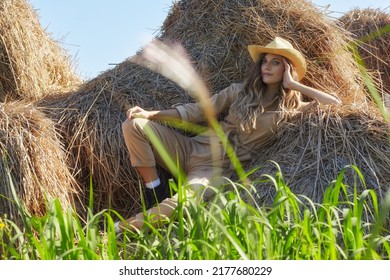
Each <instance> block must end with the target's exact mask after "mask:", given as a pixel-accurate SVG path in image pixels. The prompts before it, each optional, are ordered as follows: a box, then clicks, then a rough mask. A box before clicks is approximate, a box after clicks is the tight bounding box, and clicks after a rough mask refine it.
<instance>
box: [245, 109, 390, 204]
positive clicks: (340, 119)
mask: <svg viewBox="0 0 390 280" xmlns="http://www.w3.org/2000/svg"><path fill="white" fill-rule="evenodd" d="M388 129H389V127H388V123H387V122H386V121H384V119H382V118H380V117H378V115H376V114H374V113H372V112H369V111H357V110H355V109H353V108H351V107H350V106H348V105H347V106H341V107H338V108H331V107H327V106H323V107H318V108H317V109H313V110H312V111H310V112H308V113H306V114H305V115H302V116H297V119H296V120H295V121H291V122H286V123H284V124H282V126H281V127H280V128H279V131H278V133H277V135H276V137H275V140H274V141H272V142H271V143H270V144H269V145H267V146H266V147H264V148H263V149H262V150H261V153H258V154H257V156H256V158H255V159H254V160H253V162H252V167H253V168H255V167H258V168H259V169H258V170H257V171H256V172H255V173H254V176H253V178H257V179H258V178H262V179H264V177H262V176H261V175H262V174H275V172H276V171H277V169H276V166H275V165H274V164H273V163H271V162H268V160H270V159H272V160H273V161H275V162H277V163H278V164H279V165H280V167H281V170H282V172H283V175H284V179H285V181H286V182H287V185H288V186H289V187H290V188H291V189H292V191H293V192H294V193H295V194H299V195H306V196H307V197H309V198H310V199H311V200H312V201H314V202H318V203H320V202H321V201H322V199H323V194H324V191H325V189H326V188H327V187H328V186H329V185H330V184H331V182H332V181H333V180H335V179H336V177H337V175H338V173H339V172H340V171H341V170H342V169H343V168H344V167H346V166H348V165H356V166H357V167H358V168H359V169H360V171H361V172H362V174H363V175H364V178H365V183H366V186H365V185H364V184H363V183H362V182H361V180H360V179H359V176H358V174H357V173H356V172H355V171H354V170H353V168H348V169H347V172H346V173H345V176H344V182H345V184H347V185H348V186H349V187H348V192H349V194H353V192H354V189H353V188H354V186H356V187H357V191H358V193H359V194H360V193H361V192H362V191H363V190H365V189H366V188H369V189H373V190H375V192H376V194H377V195H378V196H379V197H380V198H383V196H384V194H385V193H386V191H388V189H389V183H388V182H390V145H389V133H388ZM255 186H257V194H258V196H259V198H260V200H261V201H262V202H265V203H270V202H271V201H272V200H273V194H274V191H275V190H274V188H272V187H270V186H267V187H265V185H264V184H258V183H256V182H255Z"/></svg>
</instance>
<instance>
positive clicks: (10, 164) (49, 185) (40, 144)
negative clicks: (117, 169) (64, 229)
mask: <svg viewBox="0 0 390 280" xmlns="http://www.w3.org/2000/svg"><path fill="white" fill-rule="evenodd" d="M57 136H58V135H57V132H56V129H55V125H54V123H53V122H52V121H50V120H49V119H48V118H46V117H45V115H44V114H43V113H41V112H40V111H39V110H37V109H36V108H35V107H34V106H33V105H31V104H28V103H25V102H20V101H17V102H7V103H0V153H1V158H0V185H1V188H0V213H6V214H7V215H8V217H10V218H12V219H13V220H15V221H16V222H18V223H20V222H21V221H20V220H19V219H20V216H19V211H18V208H17V205H16V203H15V202H14V196H13V195H12V189H14V190H15V192H16V194H17V195H18V198H19V200H20V202H21V206H22V207H24V209H26V210H27V211H28V212H29V213H30V214H32V215H38V216H41V215H44V214H45V213H46V204H45V202H46V201H47V200H46V199H49V198H58V199H59V201H60V202H61V204H62V206H63V207H64V209H66V208H68V207H71V206H73V202H74V197H75V196H76V195H77V187H76V186H77V185H76V181H75V180H74V178H73V176H72V174H71V173H70V171H69V169H68V166H67V165H66V160H65V152H64V149H63V146H62V144H61V141H60V140H59V138H58V137H57Z"/></svg>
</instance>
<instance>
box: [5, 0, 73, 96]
mask: <svg viewBox="0 0 390 280" xmlns="http://www.w3.org/2000/svg"><path fill="white" fill-rule="evenodd" d="M72 68H73V67H72V66H71V64H70V60H69V57H68V56H67V54H66V53H65V51H64V50H63V49H62V48H61V47H60V46H59V45H58V44H57V43H56V42H54V41H53V40H52V39H50V37H49V36H48V34H47V33H46V31H45V30H44V29H43V28H42V26H41V25H40V23H39V18H38V16H37V14H36V12H35V11H34V10H33V9H32V8H31V6H30V4H29V3H28V1H26V0H3V1H1V3H0V102H3V101H5V100H20V99H30V100H36V99H39V98H41V97H43V96H45V95H47V94H54V93H56V92H67V91H69V90H72V89H75V88H76V87H77V86H78V85H79V84H80V83H81V80H80V79H79V77H78V76H77V75H76V74H75V73H74V71H73V69H72Z"/></svg>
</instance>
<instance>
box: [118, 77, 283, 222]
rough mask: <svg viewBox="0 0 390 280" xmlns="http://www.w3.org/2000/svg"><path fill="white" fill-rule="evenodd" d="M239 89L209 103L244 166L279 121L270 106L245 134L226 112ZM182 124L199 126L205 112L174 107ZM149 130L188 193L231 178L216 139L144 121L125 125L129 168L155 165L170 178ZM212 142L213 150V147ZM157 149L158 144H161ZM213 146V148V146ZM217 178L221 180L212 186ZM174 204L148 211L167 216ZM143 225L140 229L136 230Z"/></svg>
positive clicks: (170, 201)
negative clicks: (174, 164) (183, 180)
mask: <svg viewBox="0 0 390 280" xmlns="http://www.w3.org/2000/svg"><path fill="white" fill-rule="evenodd" d="M241 88H242V85H241V84H232V85H231V86H229V87H227V88H226V89H224V90H222V91H221V92H219V93H218V94H215V95H213V96H212V98H211V102H212V104H213V105H214V107H215V109H216V111H217V114H221V113H224V112H227V113H228V114H227V115H226V117H225V118H224V119H223V120H222V121H220V123H219V124H220V125H221V127H222V129H223V131H224V132H225V134H226V136H227V138H228V139H229V141H230V143H231V145H232V146H233V149H234V151H235V153H236V156H237V158H238V159H239V160H240V162H241V164H244V165H245V164H246V163H248V162H249V161H250V160H251V151H256V150H259V149H260V148H261V147H262V146H263V145H264V144H265V143H267V142H268V141H269V140H270V138H271V137H272V136H273V135H274V133H275V131H276V123H277V118H278V116H279V114H278V112H277V111H276V109H277V107H278V100H277V99H276V100H274V101H273V102H272V103H271V104H268V105H267V106H266V107H265V108H264V109H265V112H264V113H262V114H260V115H259V116H258V118H257V124H256V127H257V128H256V129H255V130H253V131H252V132H250V133H246V132H243V131H242V130H241V129H240V127H239V123H238V121H237V118H236V116H235V115H233V114H231V113H230V112H229V108H230V105H231V104H232V103H233V102H234V100H236V98H240V96H239V95H240V94H243V93H241V92H240V90H241ZM176 109H177V110H178V112H179V114H180V116H181V119H182V121H187V122H191V123H199V122H201V121H204V114H203V111H202V109H201V107H200V105H199V104H198V103H189V104H185V105H181V106H178V107H176ZM146 126H148V127H149V128H151V129H152V131H153V134H154V135H155V136H157V138H158V140H159V141H158V142H159V143H162V144H163V145H164V148H165V149H166V151H167V152H168V154H170V155H171V158H172V159H173V160H174V161H177V162H178V166H180V168H182V170H183V171H184V173H185V175H186V179H187V185H188V186H190V187H191V189H192V191H194V192H195V193H196V192H199V191H204V188H203V187H204V186H208V185H212V186H214V187H218V186H219V185H220V184H221V182H220V179H221V178H223V177H229V176H231V175H232V174H233V172H234V168H233V166H232V164H231V162H230V161H229V159H228V156H227V155H226V152H225V149H224V148H223V145H222V144H221V143H220V141H219V140H218V138H216V136H210V135H211V134H210V131H206V132H204V133H201V134H199V135H197V136H194V137H187V136H184V135H182V134H180V133H178V132H176V131H174V130H172V129H171V128H169V127H167V126H164V125H162V124H159V123H157V122H153V121H150V120H147V119H141V118H135V119H131V120H126V121H125V123H124V124H123V133H124V137H125V141H126V145H127V148H128V150H129V153H130V160H131V164H132V165H133V166H134V167H137V166H143V167H151V166H156V165H159V166H161V167H163V168H165V169H167V170H168V171H171V173H175V172H173V171H172V170H169V169H168V166H167V164H166V163H165V162H164V160H163V157H162V156H161V155H160V154H159V152H158V150H157V149H156V147H155V145H154V144H153V143H152V142H153V141H150V139H149V137H148V134H147V133H146V132H145V131H146V129H145V127H146ZM211 141H213V143H214V145H211V144H210V143H211ZM160 145H161V144H160ZM215 145H216V146H215ZM216 178H219V180H217V181H215V179H216ZM211 193H212V192H210V191H206V192H205V193H202V194H203V196H205V197H209V196H210V195H211ZM176 204H177V195H175V196H173V197H171V198H167V199H165V200H164V201H162V202H161V203H160V205H159V206H158V207H154V208H152V209H150V210H149V212H150V213H151V214H155V215H160V214H162V215H167V216H170V214H171V212H172V211H173V209H174V208H175V206H176ZM142 216H143V213H140V214H138V215H137V216H136V217H135V219H137V220H139V221H141V220H143V217H142ZM141 224H142V222H140V223H138V225H139V226H137V227H140V226H141Z"/></svg>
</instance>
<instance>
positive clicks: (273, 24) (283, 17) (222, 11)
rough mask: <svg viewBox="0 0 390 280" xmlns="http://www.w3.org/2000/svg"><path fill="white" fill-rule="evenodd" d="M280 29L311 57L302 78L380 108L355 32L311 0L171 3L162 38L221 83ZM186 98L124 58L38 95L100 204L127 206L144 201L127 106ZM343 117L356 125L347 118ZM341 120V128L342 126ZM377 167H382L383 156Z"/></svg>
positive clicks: (124, 209) (158, 105) (130, 209)
mask: <svg viewBox="0 0 390 280" xmlns="http://www.w3.org/2000/svg"><path fill="white" fill-rule="evenodd" d="M274 36H281V37H284V38H286V39H288V40H290V41H291V42H292V43H293V44H294V46H295V47H296V48H298V49H299V50H301V51H302V52H303V54H304V55H305V57H306V58H307V62H308V75H307V76H306V78H305V79H304V81H303V82H304V83H306V84H308V85H311V86H314V87H316V88H319V89H322V90H325V91H330V92H335V93H336V94H338V95H339V96H340V97H341V99H342V100H343V102H344V103H346V104H351V108H355V109H354V110H356V108H358V109H359V110H361V111H363V110H374V109H372V108H370V109H367V108H369V107H370V106H371V103H370V100H369V99H368V98H367V93H366V92H365V87H364V81H363V79H362V78H361V75H360V72H359V68H358V66H357V65H356V62H355V60H354V59H353V57H352V55H351V54H350V53H349V52H348V51H347V50H346V46H347V45H348V43H349V42H351V41H352V38H351V37H349V34H347V33H346V32H345V30H343V29H340V28H338V27H337V26H336V25H335V24H334V22H332V21H329V20H327V19H326V18H325V16H324V14H323V13H322V12H321V11H319V10H318V9H317V8H316V7H315V6H313V5H312V4H311V3H310V2H308V1H304V0H287V1H275V0H272V1H271V0H264V1H255V0H253V1H248V0H245V1H244V0H242V1H240V0H238V1H223V0H219V1H215V0H206V1H199V0H182V1H179V2H176V3H175V4H174V5H173V6H172V9H171V11H170V13H169V15H168V17H167V18H166V20H165V22H164V24H163V26H162V28H161V34H160V35H159V36H158V38H159V39H161V40H164V41H173V42H177V43H180V44H181V45H183V46H184V48H185V49H186V50H187V51H188V52H189V54H190V56H191V58H192V59H193V61H194V65H195V67H196V69H197V71H198V72H199V73H200V75H201V76H202V78H203V79H204V80H205V81H206V83H207V84H208V85H209V87H210V89H211V91H212V92H213V93H215V92H217V91H219V90H221V89H222V88H224V87H225V86H228V85H229V84H230V83H232V82H239V81H241V80H242V78H243V75H244V73H245V71H246V69H247V66H248V64H249V63H251V61H250V57H249V55H248V53H247V49H246V47H247V45H248V44H266V43H268V42H269V41H271V40H272V38H274ZM139 55H140V54H136V57H138V56H139ZM188 101H191V98H190V97H189V96H188V95H187V94H186V93H185V92H183V91H182V90H181V89H180V88H178V86H177V85H175V84H173V83H172V82H170V81H167V80H166V79H165V78H163V77H162V76H160V75H158V74H156V73H153V72H151V71H149V70H147V69H145V68H143V67H141V66H139V65H136V64H134V63H133V62H132V61H131V60H126V61H124V62H122V63H120V64H119V65H117V66H116V67H115V68H114V69H111V70H108V71H106V72H105V73H103V74H101V75H100V76H98V77H96V78H95V79H93V80H91V81H89V82H88V83H86V84H85V85H84V86H83V87H81V88H80V89H79V90H78V91H76V92H74V93H71V94H67V95H63V96H49V97H45V98H44V99H42V100H40V101H39V103H38V104H39V106H41V107H44V108H47V111H46V113H47V114H48V115H49V116H50V118H51V119H52V120H53V121H54V122H56V123H58V124H59V126H58V128H59V129H60V130H61V134H62V136H63V138H64V141H65V143H66V148H67V150H69V151H70V152H71V159H72V162H73V163H72V164H73V166H74V167H75V169H76V170H77V171H78V177H77V178H78V181H79V182H80V183H81V184H83V185H85V186H88V187H89V185H88V182H89V179H90V178H91V179H92V182H93V183H92V184H93V191H94V195H95V196H94V200H95V203H96V204H95V205H96V206H95V209H96V210H97V209H102V208H107V207H111V208H114V209H116V210H118V211H119V212H120V213H121V214H124V215H126V216H127V215H130V214H132V213H134V211H139V188H140V186H139V182H138V178H137V177H136V172H135V170H133V169H132V168H131V166H130V161H129V159H128V154H127V150H126V147H125V145H124V141H123V138H122V133H121V123H122V122H123V121H124V120H125V117H126V116H125V112H126V110H127V109H128V107H130V106H134V105H138V106H141V107H144V108H145V109H166V108H169V107H171V106H173V105H175V104H177V103H185V102H188ZM373 112H376V111H375V110H374V111H373ZM358 117H359V116H358V114H357V118H358ZM344 125H345V126H348V125H349V123H348V121H347V122H345V123H342V126H344ZM302 126H303V125H302ZM342 126H338V127H336V128H335V129H339V132H340V133H342V130H343V128H342ZM285 131H288V132H285V133H286V135H285V136H286V137H289V139H290V140H291V139H295V138H296V137H298V135H303V136H301V137H302V138H303V139H304V141H306V142H308V143H311V142H312V141H316V139H312V138H310V135H306V134H301V132H300V130H299V129H298V130H296V131H295V132H294V131H292V132H291V130H285ZM294 133H295V134H294ZM297 133H298V135H297ZM281 137H284V135H283V134H282V135H281ZM294 137H295V138H294ZM355 140H356V141H359V139H357V138H356V139H354V141H355ZM276 141H278V140H276ZM361 141H366V139H362V140H361ZM369 144H370V145H372V142H369ZM276 147H278V146H277V145H275V146H272V147H269V151H270V152H269V153H268V155H269V157H268V158H261V162H265V161H266V160H267V159H272V158H273V157H275V158H277V156H276V155H277V153H278V150H277V148H276ZM286 149H289V148H286ZM285 152H288V151H285ZM341 157H343V155H341ZM257 159H260V158H256V159H255V160H254V161H253V163H252V165H253V166H257V165H258V164H259V162H258V161H257ZM360 160H362V161H364V160H365V159H356V161H357V162H356V164H357V165H358V166H359V165H360V163H362V162H360ZM348 161H349V158H348V157H347V158H345V162H348ZM289 163H290V164H291V165H294V164H299V158H290V159H289ZM386 167H387V166H386ZM378 168H380V170H376V171H375V172H377V171H378V172H379V171H382V168H385V166H384V165H380V166H378ZM388 170H390V169H388ZM322 171H323V170H319V169H317V168H313V169H310V170H308V169H306V173H305V174H306V176H309V175H308V174H310V175H311V176H312V177H313V178H317V177H318V176H322V175H321V173H320V172H322ZM333 171H334V172H333V173H334V174H333V175H334V176H333V177H332V178H335V176H336V175H337V172H338V171H339V170H337V172H336V170H333ZM297 172H299V170H298V171H297ZM385 172H387V171H385ZM295 175H296V174H295ZM330 177H331V176H330ZM297 183H300V182H297ZM292 187H293V189H294V188H297V186H296V185H295V186H294V185H292Z"/></svg>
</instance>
